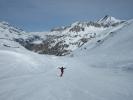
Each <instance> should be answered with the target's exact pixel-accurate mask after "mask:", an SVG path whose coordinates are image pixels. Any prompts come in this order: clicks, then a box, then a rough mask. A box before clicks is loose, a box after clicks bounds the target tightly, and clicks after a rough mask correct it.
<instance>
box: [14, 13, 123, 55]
mask: <svg viewBox="0 0 133 100" xmlns="http://www.w3.org/2000/svg"><path fill="white" fill-rule="evenodd" d="M105 17H107V16H105ZM105 17H104V18H102V19H103V20H101V21H98V22H92V21H89V22H79V21H78V22H75V23H73V24H71V25H69V26H63V27H58V28H54V29H51V32H43V33H39V32H38V33H39V34H40V35H38V36H36V37H37V38H35V37H32V38H31V39H27V40H26V43H25V40H23V42H22V40H20V41H19V40H17V41H18V42H19V43H20V44H22V45H23V44H24V45H23V46H25V47H26V48H27V49H29V50H32V51H35V52H38V53H40V54H50V55H57V56H63V55H67V54H70V53H71V52H72V51H74V50H76V49H77V48H80V47H81V46H83V45H84V44H86V43H88V42H91V41H92V40H93V39H95V38H97V37H99V36H100V35H102V36H103V37H104V36H107V34H108V32H112V31H113V30H115V29H118V28H121V27H122V25H123V23H124V22H125V21H121V20H115V18H114V17H109V16H108V18H106V20H105ZM109 18H111V19H110V20H109ZM114 20H115V21H114ZM103 21H104V23H103ZM105 22H107V23H105ZM109 23H110V24H109ZM29 34H31V36H32V34H34V32H32V33H29ZM36 35H37V34H36ZM44 35H45V38H44ZM29 40H30V41H29ZM27 41H28V43H27Z"/></svg>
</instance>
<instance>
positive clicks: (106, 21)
mask: <svg viewBox="0 0 133 100" xmlns="http://www.w3.org/2000/svg"><path fill="white" fill-rule="evenodd" d="M97 22H98V23H99V24H104V25H113V24H116V23H121V22H123V20H119V19H116V18H115V17H112V16H109V15H106V16H105V17H103V18H101V19H100V20H98V21H97Z"/></svg>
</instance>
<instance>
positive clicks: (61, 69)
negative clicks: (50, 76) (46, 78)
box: [59, 67, 66, 77]
mask: <svg viewBox="0 0 133 100" xmlns="http://www.w3.org/2000/svg"><path fill="white" fill-rule="evenodd" d="M59 69H60V71H61V74H60V77H62V76H63V73H64V69H66V68H64V67H59Z"/></svg>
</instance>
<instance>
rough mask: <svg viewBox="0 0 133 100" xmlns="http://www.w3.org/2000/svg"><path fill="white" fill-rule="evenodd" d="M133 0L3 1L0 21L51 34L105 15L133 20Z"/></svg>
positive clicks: (1, 2) (27, 29)
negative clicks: (72, 24) (64, 27)
mask: <svg viewBox="0 0 133 100" xmlns="http://www.w3.org/2000/svg"><path fill="white" fill-rule="evenodd" d="M132 10H133V0H0V20H1V21H2V20H4V21H7V22H9V23H11V24H13V25H15V26H18V27H20V28H22V29H24V30H26V31H48V30H50V29H51V28H53V27H57V26H62V25H69V24H71V23H73V22H75V21H78V20H79V21H86V20H88V21H90V20H92V21H93V20H98V19H100V18H101V17H104V16H105V15H111V16H114V17H116V18H119V19H126V20H127V19H132V18H133V11H132Z"/></svg>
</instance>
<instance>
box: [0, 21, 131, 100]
mask: <svg viewBox="0 0 133 100" xmlns="http://www.w3.org/2000/svg"><path fill="white" fill-rule="evenodd" d="M110 31H111V30H109V32H108V35H107V36H106V37H101V38H100V39H101V40H102V42H100V43H97V42H96V41H97V39H96V40H94V41H93V42H92V43H88V44H86V45H84V46H83V47H82V48H81V49H77V50H76V51H74V52H73V54H71V55H69V56H65V57H56V56H49V55H39V54H36V53H34V52H30V51H28V50H26V49H24V48H23V47H22V46H19V44H17V43H15V42H11V43H10V41H8V40H7V41H6V44H7V43H10V44H11V45H13V46H15V45H17V46H19V48H9V47H5V46H3V45H0V100H132V99H133V77H132V76H133V51H132V50H133V20H130V21H128V22H127V23H125V25H124V26H122V27H121V28H117V29H115V31H113V33H110ZM1 42H3V41H2V40H1ZM92 45H93V46H92ZM90 46H91V48H90ZM84 48H86V49H84ZM61 66H64V67H66V69H65V71H64V75H63V77H59V74H60V72H59V69H58V67H61Z"/></svg>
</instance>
